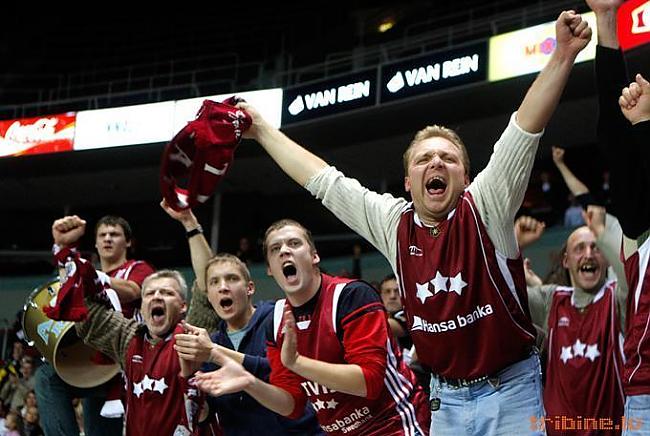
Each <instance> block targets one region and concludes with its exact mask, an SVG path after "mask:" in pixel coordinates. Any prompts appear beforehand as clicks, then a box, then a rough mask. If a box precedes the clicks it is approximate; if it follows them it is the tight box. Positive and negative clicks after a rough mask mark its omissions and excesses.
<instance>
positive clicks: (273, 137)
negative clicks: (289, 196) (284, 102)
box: [237, 102, 327, 186]
mask: <svg viewBox="0 0 650 436" xmlns="http://www.w3.org/2000/svg"><path fill="white" fill-rule="evenodd" d="M237 107H239V108H241V109H243V110H245V111H246V112H247V113H248V114H249V115H250V116H251V118H252V120H253V124H252V125H251V127H250V128H249V129H248V131H247V132H246V133H244V137H245V138H251V139H255V140H256V141H257V142H259V143H260V145H261V146H262V147H263V148H264V150H266V152H267V153H268V154H269V155H270V156H271V157H272V158H273V160H274V161H275V162H276V163H277V164H278V165H279V166H280V168H282V170H283V171H284V172H285V173H286V174H287V175H288V176H289V177H291V178H292V179H293V180H295V181H296V182H297V183H298V184H299V185H300V186H305V184H306V183H307V181H308V180H309V179H310V178H311V177H312V176H314V175H316V173H318V172H319V171H320V170H321V169H323V168H325V167H326V166H327V163H326V162H325V161H324V160H322V159H321V158H320V157H318V156H316V155H315V154H313V153H311V152H310V151H308V150H306V149H305V148H304V147H302V146H301V145H299V144H297V143H296V142H294V141H293V140H291V139H290V138H289V137H287V136H286V135H285V134H284V133H282V132H280V131H279V130H278V129H276V128H275V127H273V126H272V125H271V124H269V123H268V122H267V121H266V120H265V119H264V118H262V116H261V115H260V114H259V112H258V111H257V110H256V109H255V108H254V107H253V106H251V105H249V104H248V103H245V102H241V103H239V104H237Z"/></svg>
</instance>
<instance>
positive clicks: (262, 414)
mask: <svg viewBox="0 0 650 436" xmlns="http://www.w3.org/2000/svg"><path fill="white" fill-rule="evenodd" d="M274 306H275V302H273V301H260V302H258V303H257V304H256V305H255V312H254V313H253V316H252V318H251V320H250V321H249V322H248V326H247V327H246V333H245V335H244V337H243V339H242V341H241V343H240V344H239V350H237V351H239V352H240V353H244V354H245V355H246V357H245V358H244V368H246V370H247V371H248V372H250V373H251V374H253V375H255V376H256V377H257V378H259V379H261V380H264V381H266V382H268V381H269V375H270V374H271V367H270V366H269V361H268V359H267V358H266V334H265V332H266V323H267V322H269V323H273V308H274ZM212 342H214V343H216V344H219V345H221V346H224V347H226V348H229V349H231V350H234V349H235V347H234V346H233V344H232V342H231V341H230V338H229V337H228V333H227V327H226V323H225V321H220V322H219V325H218V327H217V331H216V332H215V333H214V334H213V335H212ZM216 368H217V367H216V366H215V365H214V364H205V365H204V366H203V368H202V370H203V371H213V370H215V369H216ZM208 404H209V405H210V409H211V410H212V411H216V412H217V414H218V416H219V422H220V425H221V428H222V429H223V431H224V434H225V435H226V436H244V435H251V436H252V435H255V436H258V435H278V436H280V435H290V434H294V435H322V434H324V433H323V431H322V430H321V428H320V427H319V425H318V422H317V420H316V414H315V413H314V410H313V408H312V406H311V404H309V403H308V404H307V407H306V408H305V414H304V415H303V416H302V417H301V418H299V419H296V420H290V419H287V418H285V417H283V416H280V415H278V414H277V413H274V412H272V411H270V410H269V409H267V408H266V407H264V406H262V405H261V404H259V403H258V402H257V401H256V400H255V399H253V398H252V397H251V396H250V395H248V394H246V393H244V392H237V393H235V394H227V395H223V396H220V397H217V398H215V397H209V398H208Z"/></svg>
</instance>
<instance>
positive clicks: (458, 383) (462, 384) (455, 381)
mask: <svg viewBox="0 0 650 436" xmlns="http://www.w3.org/2000/svg"><path fill="white" fill-rule="evenodd" d="M436 377H437V378H438V380H439V381H440V382H441V383H444V384H446V385H448V386H451V387H452V388H457V389H458V388H467V387H470V386H474V385H476V384H479V383H482V382H484V381H490V382H491V384H494V383H493V381H496V380H499V377H498V376H489V375H484V376H483V377H477V378H472V379H464V378H447V377H443V376H441V375H437V376H436ZM497 383H498V382H497Z"/></svg>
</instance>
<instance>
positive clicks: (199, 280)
mask: <svg viewBox="0 0 650 436" xmlns="http://www.w3.org/2000/svg"><path fill="white" fill-rule="evenodd" d="M190 230H191V229H190ZM188 243H189V245H190V257H191V258H192V269H193V270H194V276H195V277H196V284H197V286H198V288H199V290H200V291H201V292H206V291H207V285H206V283H205V274H206V272H207V271H206V266H207V265H208V261H209V260H210V258H211V257H212V250H211V249H210V245H209V244H208V241H207V240H206V239H205V236H203V234H202V233H201V234H198V235H195V236H192V237H191V238H190V239H189V240H188Z"/></svg>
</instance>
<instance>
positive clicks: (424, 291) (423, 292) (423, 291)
mask: <svg viewBox="0 0 650 436" xmlns="http://www.w3.org/2000/svg"><path fill="white" fill-rule="evenodd" d="M415 286H417V288H418V291H417V294H416V296H417V297H418V298H419V299H420V301H421V302H422V304H424V301H425V300H426V299H427V298H429V297H432V296H433V294H432V293H431V291H430V290H429V283H425V284H423V285H421V284H419V283H416V284H415Z"/></svg>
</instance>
